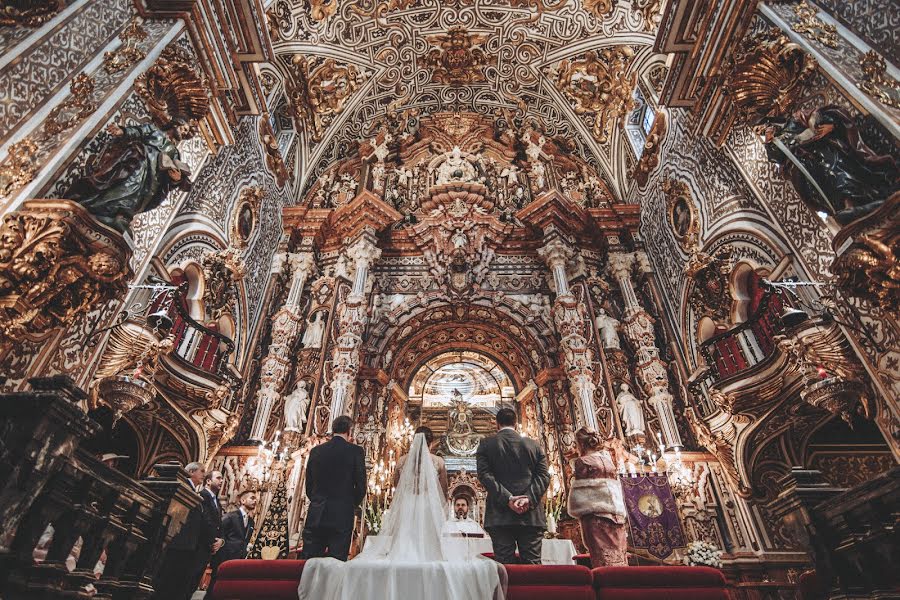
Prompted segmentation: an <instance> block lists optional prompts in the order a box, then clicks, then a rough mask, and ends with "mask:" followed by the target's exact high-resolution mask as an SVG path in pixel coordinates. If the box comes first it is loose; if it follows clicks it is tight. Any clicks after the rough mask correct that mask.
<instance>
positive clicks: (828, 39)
mask: <svg viewBox="0 0 900 600" xmlns="http://www.w3.org/2000/svg"><path fill="white" fill-rule="evenodd" d="M794 14H795V15H796V16H797V21H795V22H794V23H792V24H791V29H793V30H794V31H796V32H797V33H800V34H802V35H805V36H806V37H808V38H810V39H813V40H816V41H817V42H820V43H822V44H824V45H826V46H828V47H829V48H837V47H838V45H839V38H838V34H837V27H835V26H834V25H831V24H830V23H823V22H822V20H821V19H820V18H819V9H818V8H816V7H815V6H812V5H811V4H810V3H809V2H807V1H806V0H802V1H801V2H800V3H799V4H797V5H796V6H795V7H794Z"/></svg>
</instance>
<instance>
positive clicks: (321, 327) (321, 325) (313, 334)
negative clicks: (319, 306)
mask: <svg viewBox="0 0 900 600" xmlns="http://www.w3.org/2000/svg"><path fill="white" fill-rule="evenodd" d="M324 335H325V312H324V311H321V310H320V311H319V312H317V313H316V314H314V315H313V316H312V321H309V322H308V323H307V324H306V331H304V332H303V340H302V343H303V347H304V348H321V347H322V337H323V336H324Z"/></svg>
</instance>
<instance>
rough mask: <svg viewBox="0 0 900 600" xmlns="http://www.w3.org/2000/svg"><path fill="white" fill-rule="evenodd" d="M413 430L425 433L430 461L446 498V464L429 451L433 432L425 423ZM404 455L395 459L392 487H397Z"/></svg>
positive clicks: (447, 483) (432, 443)
mask: <svg viewBox="0 0 900 600" xmlns="http://www.w3.org/2000/svg"><path fill="white" fill-rule="evenodd" d="M415 432H416V433H421V434H424V435H425V443H427V444H428V452H429V454H430V455H431V462H432V463H434V468H435V470H436V471H437V475H438V483H439V484H440V486H441V491H442V492H443V493H444V498H446V497H447V489H448V488H449V487H450V484H449V482H448V481H447V466H446V465H445V464H444V459H443V458H441V457H440V456H437V455H436V454H433V453H432V452H431V450H432V446H433V445H434V432H432V431H431V428H430V427H426V426H425V425H422V426H421V427H417V428H416V431H415ZM406 457H407V455H406V454H404V455H403V456H401V457H400V459H399V460H398V461H397V468H396V469H395V470H394V481H393V482H392V483H391V485H393V486H394V487H397V482H398V481H400V473H402V472H403V464H404V463H405V462H406Z"/></svg>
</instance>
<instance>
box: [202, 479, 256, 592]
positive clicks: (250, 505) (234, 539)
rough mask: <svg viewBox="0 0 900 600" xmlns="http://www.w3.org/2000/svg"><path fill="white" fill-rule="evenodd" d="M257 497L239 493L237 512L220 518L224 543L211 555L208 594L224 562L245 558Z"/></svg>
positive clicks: (251, 531) (246, 492)
mask: <svg viewBox="0 0 900 600" xmlns="http://www.w3.org/2000/svg"><path fill="white" fill-rule="evenodd" d="M258 501H259V497H258V496H257V494H256V490H245V491H243V492H241V495H240V497H239V498H238V502H240V506H239V507H238V509H237V510H233V511H231V512H230V513H228V514H227V515H225V516H224V517H223V518H222V539H223V540H225V543H224V544H222V548H221V549H220V550H219V551H218V552H216V553H215V554H213V555H212V561H211V565H210V566H211V567H212V578H211V579H210V582H209V587H208V588H207V593H209V592H210V591H211V590H212V588H213V585H214V584H215V582H216V575H217V574H218V571H219V566H220V565H221V564H222V563H223V562H225V561H226V560H236V559H241V558H247V544H249V543H250V538H251V537H252V536H253V529H254V527H255V523H254V521H253V513H254V512H255V511H256V503H257V502H258Z"/></svg>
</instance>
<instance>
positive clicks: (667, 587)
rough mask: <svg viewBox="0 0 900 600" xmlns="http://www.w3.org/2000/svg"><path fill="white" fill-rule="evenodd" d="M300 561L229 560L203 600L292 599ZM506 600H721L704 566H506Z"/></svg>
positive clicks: (721, 589)
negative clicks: (507, 582) (507, 584)
mask: <svg viewBox="0 0 900 600" xmlns="http://www.w3.org/2000/svg"><path fill="white" fill-rule="evenodd" d="M304 562H305V561H302V560H230V561H228V562H226V563H224V564H222V566H220V567H219V575H218V578H217V581H216V586H215V589H214V590H213V591H212V593H211V594H208V595H207V599H206V600H249V599H253V600H296V598H297V586H299V585H300V576H301V574H302V573H303V564H304ZM506 572H507V574H508V576H509V588H508V591H507V598H508V600H547V599H552V600H607V599H615V600H638V599H639V600H654V599H657V598H658V599H660V600H663V599H667V600H727V598H728V596H727V593H726V591H725V578H724V577H723V576H722V572H721V571H719V570H717V569H710V568H708V567H605V568H600V569H594V570H593V571H590V570H589V569H587V568H586V567H583V566H579V565H507V566H506Z"/></svg>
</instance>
